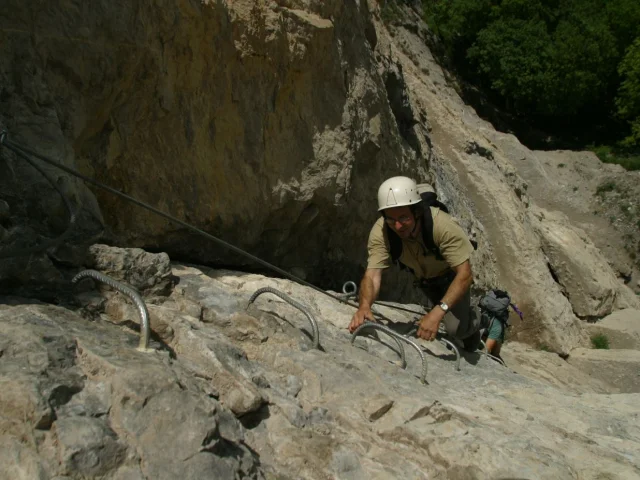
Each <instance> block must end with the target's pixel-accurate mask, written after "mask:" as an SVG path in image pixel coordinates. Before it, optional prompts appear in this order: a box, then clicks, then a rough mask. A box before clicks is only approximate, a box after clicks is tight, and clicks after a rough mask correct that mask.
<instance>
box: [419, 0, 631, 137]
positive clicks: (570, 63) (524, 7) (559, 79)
mask: <svg viewBox="0 0 640 480" xmlns="http://www.w3.org/2000/svg"><path fill="white" fill-rule="evenodd" d="M423 5H424V6H425V15H426V18H427V22H428V23H429V25H431V26H432V28H433V30H434V32H435V33H436V34H437V35H438V36H439V37H440V38H441V40H442V43H443V44H444V46H445V51H446V52H447V53H448V54H449V55H450V58H451V59H452V60H453V62H454V64H455V66H456V67H457V68H458V70H459V72H460V73H461V74H462V75H463V76H464V77H465V78H466V79H467V80H468V81H470V82H471V83H475V84H476V85H479V86H483V87H485V88H488V89H490V90H491V91H493V92H495V94H497V95H498V97H499V98H501V99H502V101H503V103H504V105H506V107H507V109H508V110H509V111H511V112H512V113H518V114H520V115H528V116H530V117H531V118H532V121H537V122H538V124H545V123H546V122H548V121H551V122H554V121H555V123H556V124H558V123H559V122H558V120H559V119H560V120H562V119H564V120H565V121H567V123H569V122H577V123H583V124H590V123H594V122H596V123H597V122H600V123H601V124H604V123H606V122H609V123H611V122H612V121H613V120H614V119H615V113H616V110H617V112H618V114H619V115H620V117H621V118H624V119H625V120H628V121H629V122H630V123H631V125H632V128H633V133H632V136H631V138H632V140H630V142H633V141H635V142H638V140H639V139H640V123H639V121H638V115H639V114H640V110H639V109H638V99H639V98H640V93H639V90H640V86H638V85H639V84H640V47H635V45H636V44H637V42H638V41H637V40H636V39H638V38H640V1H638V0H424V1H423ZM634 41H635V42H636V43H633V42H634ZM632 43H633V45H634V47H633V48H629V46H630V45H631V44H632ZM625 52H626V53H625ZM623 57H624V61H623ZM621 61H622V63H620V62H621ZM621 82H622V84H621ZM616 94H617V100H616ZM633 139H635V140H633Z"/></svg>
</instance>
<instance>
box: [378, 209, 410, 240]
mask: <svg viewBox="0 0 640 480" xmlns="http://www.w3.org/2000/svg"><path fill="white" fill-rule="evenodd" d="M384 216H385V219H384V220H385V222H386V223H387V225H389V227H391V229H392V230H393V231H394V232H396V233H397V234H398V236H399V237H400V238H405V239H406V238H409V237H410V236H411V232H413V229H414V227H415V226H416V219H415V217H414V216H413V213H412V212H411V209H410V208H409V207H393V208H387V209H386V210H385V211H384Z"/></svg>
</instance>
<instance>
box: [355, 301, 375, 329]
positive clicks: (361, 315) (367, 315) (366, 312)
mask: <svg viewBox="0 0 640 480" xmlns="http://www.w3.org/2000/svg"><path fill="white" fill-rule="evenodd" d="M367 320H369V321H370V322H375V321H376V319H375V318H374V317H373V313H372V312H371V309H370V308H362V307H360V308H358V311H357V312H356V313H354V314H353V318H352V319H351V323H350V324H349V332H351V333H353V332H355V330H356V328H358V327H359V326H360V325H362V324H363V323H364V322H366V321H367Z"/></svg>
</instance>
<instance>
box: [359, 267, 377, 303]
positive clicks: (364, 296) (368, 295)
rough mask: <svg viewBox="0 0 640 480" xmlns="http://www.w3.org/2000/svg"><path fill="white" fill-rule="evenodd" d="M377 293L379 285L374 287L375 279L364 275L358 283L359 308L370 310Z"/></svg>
mask: <svg viewBox="0 0 640 480" xmlns="http://www.w3.org/2000/svg"><path fill="white" fill-rule="evenodd" d="M379 291H380V284H379V283H378V284H377V285H376V282H375V279H373V278H371V277H369V276H367V275H365V276H364V277H363V278H362V281H361V282H360V308H371V305H373V302H375V300H376V298H378V292H379Z"/></svg>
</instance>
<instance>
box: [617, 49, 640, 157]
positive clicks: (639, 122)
mask: <svg viewBox="0 0 640 480" xmlns="http://www.w3.org/2000/svg"><path fill="white" fill-rule="evenodd" d="M618 72H619V73H620V77H621V78H622V83H621V84H620V89H619V90H618V97H617V98H616V106H617V107H618V115H619V116H620V117H621V118H623V119H624V120H628V121H629V122H630V124H631V135H629V136H628V137H627V138H625V139H624V140H623V144H624V145H625V146H627V147H640V37H638V38H637V39H636V41H635V42H633V44H632V45H631V46H630V47H629V48H628V50H627V53H626V55H625V56H624V59H623V60H622V62H621V63H620V68H619V69H618Z"/></svg>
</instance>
